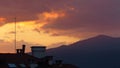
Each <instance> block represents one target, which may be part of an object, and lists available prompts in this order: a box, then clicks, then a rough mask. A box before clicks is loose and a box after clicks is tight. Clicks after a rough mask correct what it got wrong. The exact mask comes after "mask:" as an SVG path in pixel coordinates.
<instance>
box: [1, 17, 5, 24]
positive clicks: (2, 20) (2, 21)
mask: <svg viewBox="0 0 120 68" xmlns="http://www.w3.org/2000/svg"><path fill="white" fill-rule="evenodd" d="M5 21H6V18H2V17H0V25H3V24H5Z"/></svg>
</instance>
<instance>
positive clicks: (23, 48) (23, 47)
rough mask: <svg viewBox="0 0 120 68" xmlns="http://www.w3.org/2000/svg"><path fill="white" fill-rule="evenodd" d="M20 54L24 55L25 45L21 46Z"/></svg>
mask: <svg viewBox="0 0 120 68" xmlns="http://www.w3.org/2000/svg"><path fill="white" fill-rule="evenodd" d="M22 54H25V45H22Z"/></svg>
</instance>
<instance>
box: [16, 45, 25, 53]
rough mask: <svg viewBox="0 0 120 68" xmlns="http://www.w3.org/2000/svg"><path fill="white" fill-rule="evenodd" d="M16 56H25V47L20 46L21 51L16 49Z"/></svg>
mask: <svg viewBox="0 0 120 68" xmlns="http://www.w3.org/2000/svg"><path fill="white" fill-rule="evenodd" d="M16 52H17V54H25V45H22V49H16Z"/></svg>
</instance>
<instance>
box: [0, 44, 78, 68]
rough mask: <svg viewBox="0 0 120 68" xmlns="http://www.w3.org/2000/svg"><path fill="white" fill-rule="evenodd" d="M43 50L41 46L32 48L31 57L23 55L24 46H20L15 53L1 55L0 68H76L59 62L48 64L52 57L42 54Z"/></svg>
mask: <svg viewBox="0 0 120 68" xmlns="http://www.w3.org/2000/svg"><path fill="white" fill-rule="evenodd" d="M45 48H46V47H43V46H39V47H38V46H34V47H32V51H34V52H32V53H34V54H32V55H29V54H26V53H25V45H23V46H22V49H17V50H16V53H1V54H0V68H77V67H76V66H73V65H70V64H62V61H61V60H57V61H56V63H54V62H52V63H50V61H52V60H53V57H52V56H45V55H44V54H43V53H45ZM40 53H42V54H40ZM37 54H40V55H37ZM41 55H42V56H41ZM41 57H42V58H41Z"/></svg>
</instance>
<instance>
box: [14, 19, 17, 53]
mask: <svg viewBox="0 0 120 68" xmlns="http://www.w3.org/2000/svg"><path fill="white" fill-rule="evenodd" d="M14 21H15V22H14V23H15V27H14V28H15V34H14V40H15V41H14V46H15V52H16V44H17V40H16V33H17V29H16V28H17V24H16V17H15V18H14Z"/></svg>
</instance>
